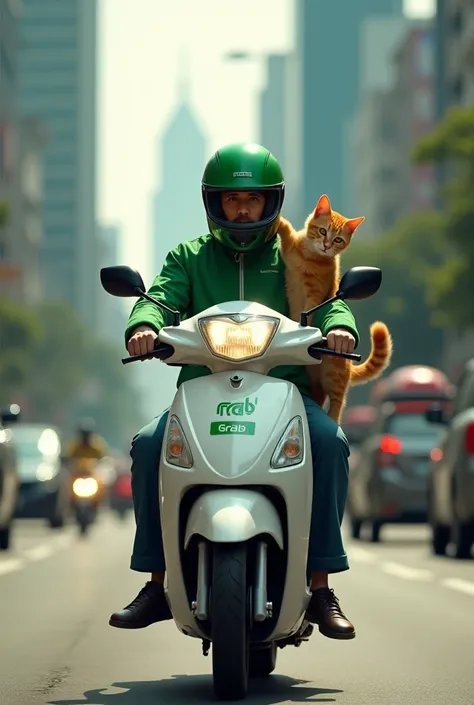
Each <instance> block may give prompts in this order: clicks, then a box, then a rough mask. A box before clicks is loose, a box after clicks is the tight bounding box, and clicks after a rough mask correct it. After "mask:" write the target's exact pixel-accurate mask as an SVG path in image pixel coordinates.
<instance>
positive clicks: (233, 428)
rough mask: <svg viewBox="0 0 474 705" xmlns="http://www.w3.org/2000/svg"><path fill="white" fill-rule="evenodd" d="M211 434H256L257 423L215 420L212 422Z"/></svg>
mask: <svg viewBox="0 0 474 705" xmlns="http://www.w3.org/2000/svg"><path fill="white" fill-rule="evenodd" d="M211 436H255V423H254V422H253V421H240V422H239V423H229V422H228V421H227V422H225V421H213V422H212V423H211Z"/></svg>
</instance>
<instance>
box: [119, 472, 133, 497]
mask: <svg viewBox="0 0 474 705" xmlns="http://www.w3.org/2000/svg"><path fill="white" fill-rule="evenodd" d="M115 492H116V494H118V495H119V497H131V496H132V480H131V477H130V476H129V475H122V476H121V477H119V478H118V479H117V482H116V483H115Z"/></svg>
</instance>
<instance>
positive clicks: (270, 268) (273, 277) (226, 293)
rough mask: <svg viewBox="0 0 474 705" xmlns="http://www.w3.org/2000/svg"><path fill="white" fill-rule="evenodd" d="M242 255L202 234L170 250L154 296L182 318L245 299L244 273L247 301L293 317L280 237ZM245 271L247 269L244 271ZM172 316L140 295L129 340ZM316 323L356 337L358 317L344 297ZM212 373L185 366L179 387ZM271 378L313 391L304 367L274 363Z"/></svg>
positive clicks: (168, 321)
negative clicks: (140, 328)
mask: <svg viewBox="0 0 474 705" xmlns="http://www.w3.org/2000/svg"><path fill="white" fill-rule="evenodd" d="M242 257H243V259H242V261H241V262H240V263H239V262H238V256H236V255H235V253H233V252H232V251H230V250H228V249H227V248H225V247H223V246H222V245H221V244H220V243H219V242H217V241H216V240H214V238H213V237H212V236H211V235H202V236H201V237H198V238H197V239H196V240H188V241H186V242H183V243H182V244H181V245H179V246H178V247H176V248H175V249H174V250H171V252H169V253H168V255H167V257H166V260H165V263H164V265H163V269H162V270H161V273H160V274H159V275H158V276H157V277H156V278H155V281H154V282H153V285H152V287H151V289H150V290H149V291H148V293H149V294H150V296H154V297H155V298H156V299H158V300H159V301H163V303H166V304H167V305H168V306H169V307H170V308H174V309H177V310H179V311H180V312H181V313H182V314H183V318H190V317H191V316H194V315H196V314H197V313H200V312H201V311H204V310H205V309H206V308H209V307H210V306H214V305H216V304H219V303H223V302H224V301H236V300H239V299H240V295H239V282H240V281H241V277H242V274H243V281H244V297H243V298H244V299H245V300H246V301H256V302H257V303H260V304H263V305H265V306H268V307H269V308H272V309H274V310H275V311H278V313H281V314H283V315H285V316H288V315H289V311H288V301H287V298H286V293H285V265H284V262H283V259H282V257H281V254H280V239H279V238H278V237H275V238H273V239H272V240H271V241H270V242H269V243H268V244H267V245H266V246H265V248H264V249H263V250H259V251H254V252H251V253H250V252H249V253H247V254H246V255H244V256H242ZM242 270H243V271H242ZM171 323H172V317H171V316H170V315H169V314H168V313H167V312H166V311H162V310H161V309H159V308H158V307H157V306H155V305H154V304H152V303H150V302H148V301H146V300H145V299H140V300H139V301H137V303H136V304H135V306H134V307H133V309H132V312H131V314H130V318H129V321H128V326H127V329H126V332H125V341H126V342H127V341H128V340H129V338H130V337H131V334H132V332H133V331H134V329H135V328H137V327H138V326H144V325H148V326H150V327H151V328H154V329H155V330H156V332H157V333H159V331H160V329H161V328H163V326H166V325H171ZM312 325H313V326H315V327H317V328H320V329H321V331H322V333H323V335H327V334H328V333H329V331H330V330H332V329H333V328H345V329H347V330H349V331H350V332H351V333H352V334H353V335H354V336H355V338H356V341H357V343H358V341H359V334H358V332H357V328H356V323H355V320H354V316H353V315H352V312H351V311H350V309H349V307H348V306H347V305H346V304H345V303H344V302H343V301H336V302H334V303H332V304H330V305H328V306H325V307H324V308H323V309H320V310H319V311H317V312H316V313H315V314H314V315H313V320H312ZM208 374H210V371H209V369H208V368H207V367H183V368H182V369H181V373H180V375H179V377H178V387H179V385H180V384H182V383H183V382H185V381H186V380H189V379H194V378H196V377H202V376H203V375H208ZM269 374H270V375H271V376H272V377H277V378H279V379H286V380H288V381H290V382H293V383H294V384H295V385H296V386H297V387H298V388H299V390H300V392H301V393H303V394H309V383H308V377H307V374H306V371H305V368H304V366H285V367H283V366H281V367H275V368H274V369H273V370H271V371H270V373H269Z"/></svg>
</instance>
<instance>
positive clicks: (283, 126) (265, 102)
mask: <svg viewBox="0 0 474 705" xmlns="http://www.w3.org/2000/svg"><path fill="white" fill-rule="evenodd" d="M293 61H294V57H293V55H291V54H271V55H270V56H269V57H268V59H267V68H268V71H267V82H266V85H265V87H264V89H263V90H262V92H261V94H260V129H259V132H260V137H259V141H260V144H262V145H263V146H264V147H266V148H267V149H269V150H270V152H272V154H274V155H275V157H276V158H277V159H278V161H279V162H280V164H281V166H282V169H283V173H284V175H285V202H284V205H283V213H284V215H285V216H286V217H287V218H289V219H290V220H291V221H293V220H294V218H295V216H297V215H298V207H297V204H298V197H299V188H298V184H297V181H296V175H295V174H292V168H291V167H292V164H293V161H294V155H293V154H292V153H291V150H292V149H293V146H294V145H293V141H292V133H291V125H292V121H293V119H294V117H295V110H296V106H295V101H294V100H292V96H291V85H290V84H291V78H292V74H291V71H292V66H293Z"/></svg>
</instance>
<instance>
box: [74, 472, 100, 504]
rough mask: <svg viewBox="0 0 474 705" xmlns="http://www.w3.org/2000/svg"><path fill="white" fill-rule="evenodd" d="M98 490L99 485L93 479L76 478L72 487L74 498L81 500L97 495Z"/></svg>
mask: <svg viewBox="0 0 474 705" xmlns="http://www.w3.org/2000/svg"><path fill="white" fill-rule="evenodd" d="M98 490H99V483H98V482H97V480H96V479H95V478H94V477H78V478H77V479H76V480H74V482H73V485H72V491H73V492H74V494H75V495H76V497H81V498H83V499H86V498H87V497H93V496H94V495H96V494H97V492H98Z"/></svg>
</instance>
